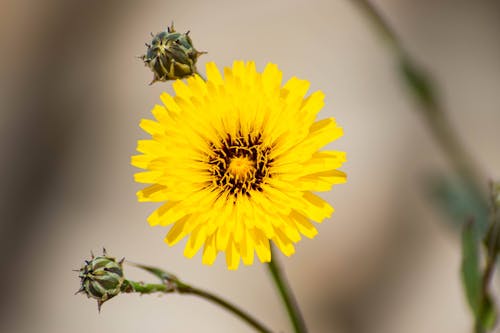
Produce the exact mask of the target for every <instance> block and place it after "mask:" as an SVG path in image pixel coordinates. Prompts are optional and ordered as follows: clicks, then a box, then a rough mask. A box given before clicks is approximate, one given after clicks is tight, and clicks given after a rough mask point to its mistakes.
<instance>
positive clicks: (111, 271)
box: [77, 250, 125, 311]
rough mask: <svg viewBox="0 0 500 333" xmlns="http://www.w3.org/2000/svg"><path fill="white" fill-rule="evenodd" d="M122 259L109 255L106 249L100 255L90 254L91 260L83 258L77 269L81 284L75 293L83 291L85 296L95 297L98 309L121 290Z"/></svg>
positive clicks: (122, 281) (122, 279) (122, 278)
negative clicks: (82, 264)
mask: <svg viewBox="0 0 500 333" xmlns="http://www.w3.org/2000/svg"><path fill="white" fill-rule="evenodd" d="M123 261H124V259H122V260H120V261H116V259H115V258H112V257H109V256H108V255H107V254H106V250H103V254H102V256H97V257H95V256H94V255H93V254H92V258H91V260H85V265H84V266H83V267H82V268H81V269H80V270H79V271H78V272H79V273H80V274H79V277H80V279H81V281H80V282H81V284H80V289H79V290H78V291H77V293H80V292H81V293H85V294H86V295H87V297H89V298H94V299H96V300H97V307H98V309H99V311H100V310H101V305H102V304H103V303H104V302H106V301H107V300H109V299H111V298H113V297H114V296H116V295H118V294H119V293H120V291H121V288H122V286H123V283H124V281H125V278H124V277H123V268H122V264H123Z"/></svg>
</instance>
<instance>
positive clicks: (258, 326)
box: [122, 280, 272, 333]
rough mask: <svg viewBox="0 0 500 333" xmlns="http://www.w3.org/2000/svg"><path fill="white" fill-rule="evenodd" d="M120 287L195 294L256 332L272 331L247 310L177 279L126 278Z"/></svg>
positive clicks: (270, 332) (132, 289)
mask: <svg viewBox="0 0 500 333" xmlns="http://www.w3.org/2000/svg"><path fill="white" fill-rule="evenodd" d="M122 289H123V291H124V292H137V293H141V294H153V293H157V292H161V293H172V292H178V293H179V294H190V295H196V296H199V297H201V298H204V299H206V300H207V301H210V302H212V303H215V304H217V305H219V306H221V307H223V308H224V309H226V310H227V311H229V312H230V313H232V314H233V315H235V316H237V317H238V318H240V319H241V320H243V321H244V322H246V323H247V324H248V325H250V326H252V327H253V328H255V330H256V331H257V332H261V333H272V331H271V330H270V329H268V328H267V327H265V326H264V325H263V324H262V323H260V322H259V321H258V320H257V319H255V318H253V317H252V316H251V315H250V314H248V313H247V312H245V311H243V310H242V309H240V308H238V307H237V306H236V305H234V304H232V303H230V302H228V301H226V300H224V299H223V298H221V297H219V296H217V295H215V294H212V293H210V292H208V291H205V290H202V289H199V288H195V287H191V286H189V285H187V284H185V283H183V282H181V281H179V280H171V281H167V282H166V283H165V284H154V283H150V284H145V283H142V282H135V281H130V280H126V281H125V283H124V287H123V288H122Z"/></svg>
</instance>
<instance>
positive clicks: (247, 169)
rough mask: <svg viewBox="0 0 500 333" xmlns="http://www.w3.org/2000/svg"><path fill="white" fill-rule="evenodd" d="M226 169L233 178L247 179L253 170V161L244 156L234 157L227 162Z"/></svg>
mask: <svg viewBox="0 0 500 333" xmlns="http://www.w3.org/2000/svg"><path fill="white" fill-rule="evenodd" d="M228 171H229V172H230V173H231V175H232V176H234V177H235V178H240V179H247V178H249V177H251V176H252V173H254V172H255V162H253V161H250V160H249V159H248V158H247V157H244V156H243V157H242V156H238V157H234V158H232V159H231V162H229V168H228Z"/></svg>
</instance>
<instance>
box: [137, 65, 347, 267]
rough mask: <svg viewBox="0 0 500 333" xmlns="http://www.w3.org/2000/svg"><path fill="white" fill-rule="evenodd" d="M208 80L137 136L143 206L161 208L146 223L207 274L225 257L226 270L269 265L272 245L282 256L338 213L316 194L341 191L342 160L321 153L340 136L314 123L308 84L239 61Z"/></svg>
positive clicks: (319, 100)
mask: <svg viewBox="0 0 500 333" xmlns="http://www.w3.org/2000/svg"><path fill="white" fill-rule="evenodd" d="M206 73H207V80H206V81H204V80H203V79H202V78H201V77H199V76H198V75H194V76H192V77H190V78H188V79H187V80H186V82H183V81H180V80H177V81H175V82H174V83H173V88H174V91H175V95H174V96H171V95H169V94H166V93H163V94H162V95H161V97H160V98H161V101H162V102H163V105H156V106H155V107H154V108H153V110H152V114H153V116H154V118H155V119H154V120H142V121H141V123H140V127H141V128H142V129H143V130H144V131H145V132H146V133H148V134H149V135H150V136H151V137H150V139H148V140H139V141H138V145H137V151H138V152H139V153H140V155H137V156H133V157H132V164H133V165H134V166H136V167H138V168H141V169H143V170H144V171H143V172H139V173H137V174H136V175H135V180H136V181H137V182H140V183H145V184H149V186H147V187H146V188H144V189H142V190H141V191H139V192H138V193H137V196H138V199H139V201H149V202H162V203H163V204H162V205H161V206H160V207H159V208H158V209H156V210H155V211H154V212H153V213H152V214H151V215H150V216H149V218H148V222H149V223H150V224H151V225H152V226H156V225H160V226H169V225H170V226H171V227H170V230H169V232H168V234H167V235H166V237H165V242H166V243H167V244H169V245H170V246H173V245H174V244H176V243H178V242H179V241H180V240H182V239H183V238H185V237H188V240H187V243H186V245H185V249H184V254H185V256H186V257H189V258H191V257H193V256H194V255H196V253H197V252H199V251H200V250H201V249H202V253H203V254H202V262H203V263H204V264H207V265H211V264H212V263H213V262H214V261H215V259H216V257H217V254H218V253H219V252H224V253H225V255H226V263H227V267H228V268H229V269H237V268H238V265H239V263H240V261H243V263H244V264H245V265H251V264H253V262H254V258H255V255H256V256H257V258H258V259H259V260H260V261H261V262H269V261H270V260H271V251H270V242H273V243H274V244H275V245H276V247H277V248H278V249H280V250H281V252H283V253H284V254H285V255H287V256H290V255H292V254H293V253H294V252H295V246H294V244H295V243H297V242H299V241H300V240H301V239H302V236H305V237H307V238H313V237H314V236H316V234H317V233H318V232H317V230H316V228H315V226H314V224H313V223H312V221H314V222H316V223H321V222H322V221H323V220H324V219H326V218H329V217H330V216H331V214H332V213H333V208H332V207H331V206H330V204H329V203H328V202H326V201H325V200H323V199H322V198H320V197H319V196H317V195H316V194H313V192H322V191H329V190H330V189H331V188H332V186H333V185H334V184H340V183H344V182H345V181H346V175H345V173H343V172H342V171H340V170H338V168H340V167H341V166H342V164H343V163H344V162H345V161H346V156H345V153H343V152H338V151H328V150H326V151H325V150H320V149H322V148H323V147H324V146H325V145H326V144H328V143H330V142H332V141H334V140H336V139H337V138H339V137H340V136H342V128H340V127H339V126H338V125H337V123H336V121H335V119H333V118H327V119H323V120H319V121H316V116H317V114H318V112H319V111H320V110H321V108H322V107H323V105H324V102H323V99H324V94H323V93H322V92H320V91H317V92H313V93H312V94H310V95H309V96H306V95H307V91H308V89H309V82H308V81H305V80H300V79H298V78H295V77H293V78H291V79H290V80H288V82H286V83H284V84H282V73H281V71H280V70H279V69H278V67H277V66H276V65H274V64H268V65H267V66H266V68H265V69H264V71H263V72H262V73H259V72H257V71H256V69H255V63H253V62H243V61H235V62H234V63H233V66H232V68H225V69H224V71H223V73H224V74H223V75H222V74H221V72H220V71H219V70H218V69H217V66H216V65H215V64H214V63H208V64H207V66H206Z"/></svg>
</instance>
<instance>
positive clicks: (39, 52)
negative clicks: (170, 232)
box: [0, 0, 500, 333]
mask: <svg viewBox="0 0 500 333" xmlns="http://www.w3.org/2000/svg"><path fill="white" fill-rule="evenodd" d="M376 4H377V6H378V7H379V8H380V9H381V11H382V12H383V13H384V15H385V16H386V17H387V18H388V20H389V21H390V23H391V24H392V25H393V26H394V28H395V29H396V30H397V31H398V33H399V35H400V36H401V37H402V39H403V40H404V42H405V43H406V45H407V47H408V49H409V50H410V51H411V52H413V53H414V54H415V55H416V57H417V59H418V60H419V61H420V62H421V64H422V65H424V66H425V67H426V68H427V69H428V70H429V71H430V72H431V73H432V74H433V75H434V76H435V78H436V79H437V81H438V82H439V91H440V93H441V96H442V98H443V103H444V105H445V106H446V109H447V110H448V111H449V115H450V118H451V120H452V124H453V126H454V127H455V128H456V129H457V130H458V132H459V133H460V136H461V140H462V141H463V143H464V145H465V146H466V147H467V148H468V150H469V151H470V152H471V154H472V156H473V157H474V158H475V159H476V160H477V161H478V162H479V164H480V165H481V166H482V168H483V170H484V172H485V174H486V175H488V177H491V178H496V179H498V178H500V154H499V150H498V147H499V145H498V144H499V138H498V133H499V132H498V130H499V128H500V112H499V111H500V110H499V105H500V43H499V41H500V39H499V33H500V2H498V1H495V0H491V1H487V0H479V1H459V0H442V1H431V0H425V1H410V0H406V1H401V0H386V1H382V0H379V1H376ZM1 8H2V10H1V11H0V43H1V45H2V50H3V51H2V52H1V53H2V55H1V59H2V61H1V62H0V152H1V155H0V184H1V185H0V214H1V215H0V265H1V266H0V267H2V268H1V271H2V273H1V274H0V285H1V286H2V297H1V298H0V332H6V333H7V332H13V333H31V332H37V333H57V332H73V333H78V332H108V333H114V332H120V333H125V332H199V331H203V332H251V330H249V328H248V327H247V326H245V324H242V323H241V322H239V321H238V320H237V319H234V318H233V317H232V316H231V315H228V314H227V313H226V312H224V311H223V310H220V309H219V308H217V307H215V306H213V305H211V304H209V303H207V302H205V301H203V300H200V299H196V298H194V297H190V296H178V295H168V296H163V297H157V296H142V297H141V296H138V295H123V296H120V297H117V298H115V299H113V300H111V301H109V302H108V303H106V304H105V305H104V307H103V310H102V312H101V313H100V314H98V313H97V306H96V304H95V302H94V301H91V300H88V299H86V298H85V297H84V296H82V295H77V296H75V295H73V294H74V292H75V291H76V290H77V289H78V285H79V279H78V278H77V273H75V272H72V271H71V270H72V269H78V268H80V266H81V264H82V262H83V260H84V259H87V258H88V257H89V255H90V250H94V252H99V251H100V249H101V248H102V246H105V247H106V248H107V249H108V252H109V253H111V254H112V255H115V256H117V257H123V256H124V257H126V258H127V259H129V260H131V261H135V262H141V263H144V264H150V265H156V266H161V267H163V268H165V269H167V270H169V271H172V272H174V273H176V274H177V275H178V276H180V277H181V278H182V279H184V280H185V281H187V282H191V283H193V284H195V285H198V286H201V287H204V288H206V289H208V290H211V291H214V292H217V293H219V294H221V295H224V296H225V297H227V298H228V299H230V300H232V301H234V302H236V303H237V304H240V305H241V306H242V307H243V308H246V309H247V310H248V311H249V312H251V313H252V314H254V315H255V316H257V317H259V318H261V319H262V321H264V322H265V323H267V324H268V325H269V326H271V327H272V328H273V329H275V330H276V332H290V327H289V325H288V322H287V318H286V315H285V312H284V310H283V309H282V307H281V304H280V301H279V298H278V296H277V294H276V293H275V290H274V289H273V286H272V284H271V280H270V279H269V276H268V273H267V271H266V270H265V267H264V266H263V265H259V264H257V265H253V266H251V267H244V266H241V268H240V269H239V270H238V271H236V272H232V271H231V272H229V271H227V270H226V267H225V262H224V258H223V256H220V257H219V258H218V260H217V261H216V264H215V265H214V266H212V267H207V266H203V265H202V264H201V257H200V256H199V255H198V256H196V257H195V259H192V260H189V259H186V258H185V257H184V256H183V255H182V252H183V246H182V245H180V246H175V247H173V248H169V247H168V246H167V245H166V244H164V243H163V236H164V235H165V234H166V232H167V229H162V228H151V227H149V225H148V224H147V222H146V217H147V215H148V214H149V213H150V212H151V211H152V210H153V209H154V208H155V207H156V205H154V204H143V203H142V204H139V203H137V201H136V197H135V192H136V191H137V190H139V189H140V188H141V185H140V184H136V183H134V182H133V174H134V172H136V170H135V169H134V168H133V167H131V166H130V165H129V158H130V155H133V154H134V153H135V145H136V141H137V139H140V138H145V137H146V135H145V134H144V133H143V132H142V131H141V130H140V129H139V128H138V123H139V120H140V119H141V118H150V117H151V116H150V109H151V108H152V107H153V105H154V104H156V103H159V102H160V101H159V95H160V93H161V92H162V91H167V92H171V88H170V84H169V83H156V84H154V85H153V86H149V85H148V83H149V82H150V81H151V77H152V73H151V72H150V71H149V69H148V68H146V67H144V66H143V64H142V62H141V61H140V60H139V59H137V58H136V56H139V55H142V54H143V53H144V52H145V46H144V43H145V42H149V40H150V35H149V33H150V32H154V33H156V32H158V31H161V30H164V29H166V27H167V26H168V25H169V24H170V22H172V21H174V22H175V26H176V28H177V30H180V31H186V30H191V36H192V38H193V41H194V45H195V47H196V48H197V49H198V50H203V51H208V54H207V55H204V56H202V57H201V58H200V60H199V63H198V68H199V69H200V71H201V72H202V73H204V72H205V71H204V64H205V63H206V62H207V61H215V62H216V63H217V64H218V65H219V66H227V65H230V64H231V63H232V61H233V60H235V59H246V60H255V61H256V63H257V67H258V69H259V70H262V69H263V68H264V66H265V64H266V63H267V62H274V63H277V64H278V65H279V66H280V68H281V69H282V70H283V72H284V79H285V80H286V79H288V78H290V77H291V76H298V77H300V78H304V79H308V80H310V81H311V83H312V84H311V91H314V90H318V89H321V90H323V91H324V92H325V94H326V106H325V108H324V110H323V111H322V112H321V113H320V116H321V117H328V116H334V117H336V118H337V121H338V122H339V124H340V125H342V126H343V127H344V131H345V136H344V137H343V138H341V139H340V140H339V141H337V142H334V143H333V144H332V145H331V147H332V148H334V149H338V150H344V151H347V152H348V163H346V164H345V167H343V170H344V171H346V172H347V173H348V183H347V184H346V185H341V186H337V187H336V188H335V189H334V190H333V192H330V193H327V194H325V195H324V197H326V198H327V200H328V201H329V202H330V203H332V205H333V206H334V207H335V209H336V212H335V213H334V214H333V217H332V218H331V219H330V220H328V221H325V222H324V223H323V224H322V225H320V226H318V229H319V234H318V236H317V237H316V239H314V240H307V239H305V240H303V241H301V242H300V243H299V244H298V245H297V252H296V254H295V255H294V256H293V257H291V258H284V257H282V256H281V257H280V258H279V259H280V260H281V262H282V263H283V265H284V266H285V267H286V272H287V274H288V278H289V281H290V283H291V285H292V286H293V288H294V290H295V292H296V296H297V298H298V300H299V302H300V304H301V306H302V309H303V312H304V315H305V317H306V319H307V322H308V325H309V327H310V331H311V332H320V333H321V332H326V333H328V332H332V333H401V332H404V333H421V332H436V333H446V332H450V333H461V332H463V333H466V332H470V331H471V326H472V318H471V315H470V313H469V311H468V308H467V304H466V301H465V298H464V296H463V292H462V289H461V284H460V277H459V274H458V273H459V265H460V244H459V239H460V237H459V232H458V230H457V229H456V228H454V227H453V226H452V224H451V223H448V222H449V220H447V218H446V217H445V216H444V215H443V214H442V213H441V212H440V211H439V210H438V209H436V205H435V204H434V203H433V199H432V198H431V197H430V196H429V195H428V188H427V186H426V184H428V179H430V177H432V176H433V175H435V174H439V173H446V172H448V171H449V165H448V164H447V162H446V161H445V160H444V158H442V157H441V155H442V154H441V151H440V149H439V148H438V147H437V146H436V145H435V143H434V141H433V140H432V139H431V137H430V135H429V132H428V130H427V128H426V127H425V126H424V123H423V122H422V119H421V117H420V115H419V113H418V108H417V107H416V106H415V104H414V103H413V100H412V99H411V96H409V95H408V93H407V91H406V90H405V89H404V87H403V86H402V85H401V82H400V80H399V77H398V75H397V73H396V69H395V65H396V64H395V61H394V58H393V57H392V54H390V53H389V51H388V49H387V48H385V46H384V45H383V43H382V42H381V41H380V40H379V38H378V36H377V35H376V34H375V33H374V31H373V29H372V26H370V25H369V24H368V22H367V20H366V17H365V16H363V15H362V13H361V12H360V11H359V9H358V8H357V7H355V6H354V5H353V4H352V3H350V1H349V0H311V1H285V0H276V1H234V0H233V1H230V0H226V1H201V0H199V1H169V0H163V1H140V2H139V1H117V0H114V1H63V0H45V1H28V0H21V1H13V0H2V1H1ZM126 274H127V276H128V277H129V278H133V279H135V280H141V279H143V280H146V281H148V280H151V278H150V277H149V276H147V275H144V274H143V273H141V272H139V271H137V270H135V269H133V268H130V267H127V268H126ZM499 332H500V330H499Z"/></svg>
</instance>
